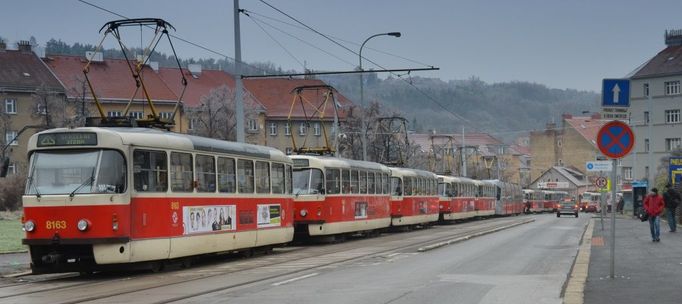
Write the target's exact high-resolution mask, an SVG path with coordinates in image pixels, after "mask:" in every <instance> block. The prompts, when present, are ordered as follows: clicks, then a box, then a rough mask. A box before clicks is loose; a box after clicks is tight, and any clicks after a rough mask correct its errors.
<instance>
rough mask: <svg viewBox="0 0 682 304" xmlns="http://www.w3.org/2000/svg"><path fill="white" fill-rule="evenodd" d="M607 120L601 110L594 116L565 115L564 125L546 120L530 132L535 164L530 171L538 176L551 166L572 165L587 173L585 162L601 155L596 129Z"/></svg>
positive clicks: (534, 177) (597, 130) (575, 168)
mask: <svg viewBox="0 0 682 304" xmlns="http://www.w3.org/2000/svg"><path fill="white" fill-rule="evenodd" d="M605 123H606V121H605V120H602V119H601V116H600V115H599V114H594V115H592V116H573V115H570V114H564V115H562V122H561V126H557V125H556V124H554V123H549V124H547V127H546V128H545V130H543V131H533V132H531V134H530V151H531V157H532V166H531V169H530V175H531V179H532V180H537V179H538V178H539V177H540V175H542V174H543V173H544V172H546V171H547V170H549V169H550V168H552V167H555V166H559V167H568V168H573V170H577V171H579V172H581V173H585V172H584V171H585V169H584V168H585V163H586V162H588V161H594V160H595V159H596V158H597V156H599V155H601V152H599V149H598V148H597V142H596V140H597V133H598V132H599V129H600V128H601V127H602V126H603V125H604V124H605Z"/></svg>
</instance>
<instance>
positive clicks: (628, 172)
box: [623, 167, 632, 180]
mask: <svg viewBox="0 0 682 304" xmlns="http://www.w3.org/2000/svg"><path fill="white" fill-rule="evenodd" d="M623 178H624V179H625V180H632V167H623Z"/></svg>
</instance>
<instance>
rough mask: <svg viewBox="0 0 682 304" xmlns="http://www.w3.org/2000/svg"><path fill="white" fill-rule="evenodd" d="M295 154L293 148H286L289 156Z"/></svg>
mask: <svg viewBox="0 0 682 304" xmlns="http://www.w3.org/2000/svg"><path fill="white" fill-rule="evenodd" d="M293 152H294V149H292V148H291V147H287V148H286V154H287V155H291V153H293Z"/></svg>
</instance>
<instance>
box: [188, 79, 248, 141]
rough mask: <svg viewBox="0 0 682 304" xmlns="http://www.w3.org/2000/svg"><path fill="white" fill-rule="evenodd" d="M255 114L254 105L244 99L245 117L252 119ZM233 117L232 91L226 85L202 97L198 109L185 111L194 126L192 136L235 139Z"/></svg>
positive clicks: (233, 101) (233, 96)
mask: <svg viewBox="0 0 682 304" xmlns="http://www.w3.org/2000/svg"><path fill="white" fill-rule="evenodd" d="M256 112H257V105H256V103H255V102H253V100H251V99H250V98H245V101H244V114H245V116H247V117H252V116H253V115H254V114H255V113H256ZM235 115H236V113H235V94H234V90H233V89H231V88H230V87H228V86H227V85H223V86H220V87H218V88H215V89H213V90H211V91H210V92H209V93H208V94H207V95H205V96H202V97H201V105H200V106H199V107H195V108H189V109H187V118H188V119H190V120H191V121H192V122H193V125H194V128H193V130H192V131H191V133H192V134H195V135H199V136H204V137H210V138H217V139H224V140H235V139H236V138H237V130H236V128H237V122H236V117H235Z"/></svg>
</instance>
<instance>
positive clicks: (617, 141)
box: [597, 79, 635, 279]
mask: <svg viewBox="0 0 682 304" xmlns="http://www.w3.org/2000/svg"><path fill="white" fill-rule="evenodd" d="M627 85H628V91H629V82H628V83H627ZM609 86H610V87H611V88H612V89H613V91H612V93H611V95H609V97H605V99H604V100H602V105H605V102H608V101H610V102H611V103H620V101H621V99H620V98H621V97H620V96H619V95H618V94H619V92H616V91H618V90H622V89H621V88H620V87H619V86H618V84H615V85H612V84H609ZM606 90H607V79H604V92H603V93H602V95H607V91H606ZM628 95H629V92H628ZM609 98H610V99H609ZM616 101H618V102H616ZM629 104H630V99H629V96H628V99H627V105H626V106H629ZM634 145H635V134H634V133H632V129H630V126H628V125H627V124H625V123H624V122H621V121H617V120H614V121H611V122H608V123H606V124H605V125H604V126H602V127H601V129H599V133H597V147H598V148H599V151H601V153H603V154H604V155H606V156H608V157H610V158H611V159H612V162H613V164H612V166H613V168H612V169H611V183H612V184H611V197H610V198H609V199H610V200H611V201H610V202H611V240H610V242H609V243H610V245H611V246H610V247H611V265H610V266H611V267H610V271H609V275H610V278H611V279H613V278H615V263H616V262H615V260H616V251H615V249H616V210H615V208H614V207H615V206H616V204H617V203H616V178H617V172H616V169H617V168H618V159H619V158H622V157H624V156H625V155H627V154H628V153H630V151H631V150H632V147H633V146H634ZM607 204H608V203H607ZM602 218H603V216H602Z"/></svg>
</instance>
